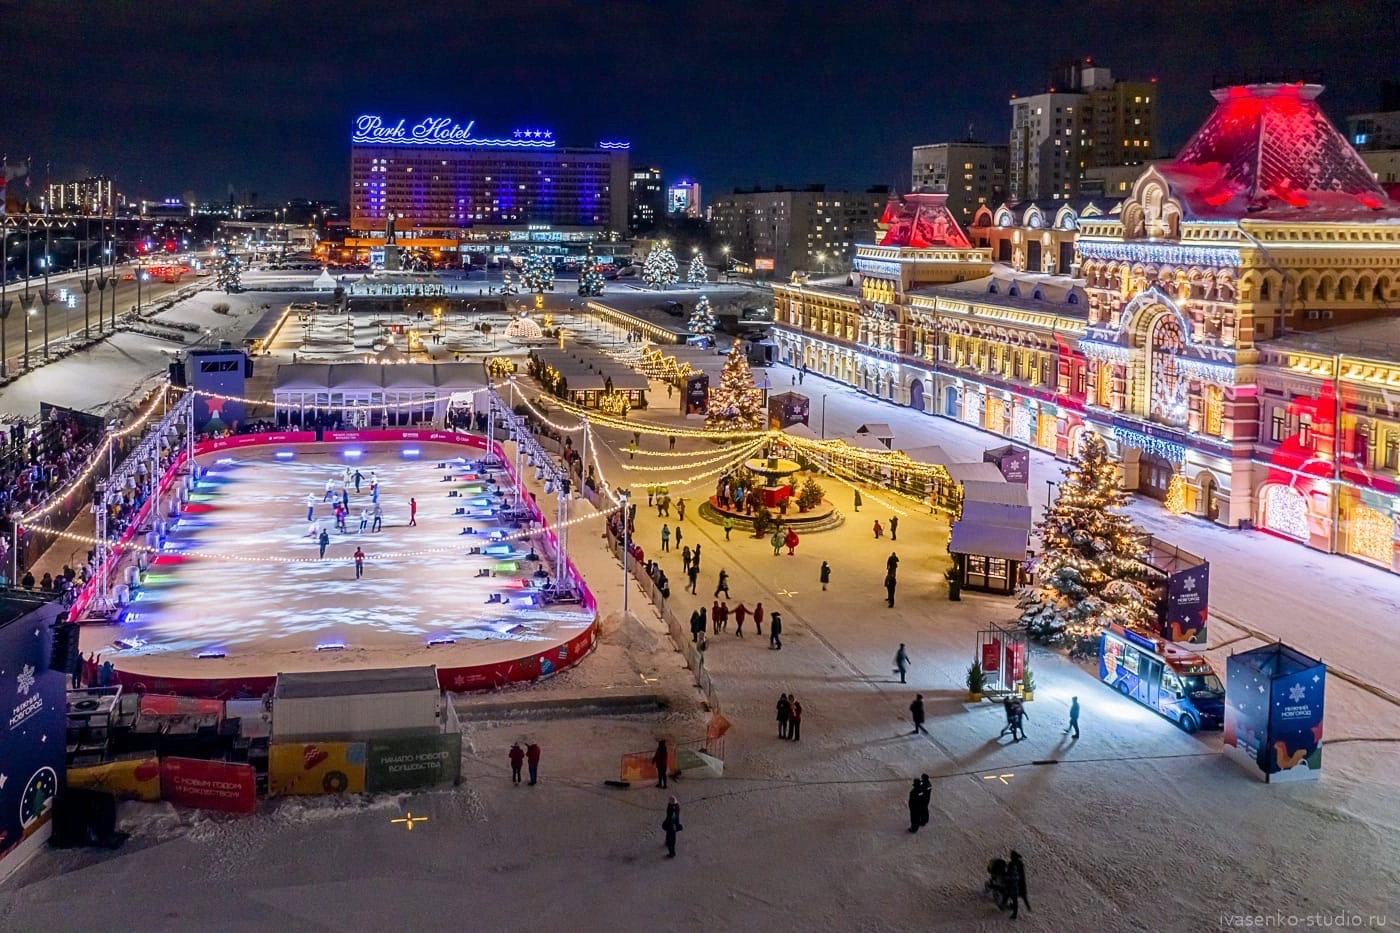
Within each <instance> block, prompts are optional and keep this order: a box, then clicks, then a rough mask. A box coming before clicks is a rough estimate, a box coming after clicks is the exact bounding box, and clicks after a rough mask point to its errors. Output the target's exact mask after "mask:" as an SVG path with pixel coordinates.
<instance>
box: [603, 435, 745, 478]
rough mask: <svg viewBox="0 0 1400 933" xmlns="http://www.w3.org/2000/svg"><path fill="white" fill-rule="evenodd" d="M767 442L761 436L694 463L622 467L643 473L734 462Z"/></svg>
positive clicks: (624, 464)
mask: <svg viewBox="0 0 1400 933" xmlns="http://www.w3.org/2000/svg"><path fill="white" fill-rule="evenodd" d="M765 443H767V441H765V440H764V439H762V438H760V439H758V440H756V441H754V442H753V443H751V444H746V445H744V446H743V447H741V448H739V449H738V450H732V449H731V450H726V451H724V452H722V453H719V454H717V455H715V456H713V457H706V458H705V459H703V460H696V461H694V462H692V463H676V464H669V463H668V464H661V465H659V466H639V465H637V464H633V463H623V464H621V466H622V468H623V469H624V470H629V471H640V472H643V473H660V472H661V471H663V470H675V469H685V468H686V467H702V466H709V465H710V464H712V463H718V462H720V461H721V460H724V461H726V462H731V463H732V462H734V461H736V460H742V459H744V458H745V457H747V456H748V455H749V454H751V453H752V452H754V451H755V450H758V449H759V448H760V447H762V446H763V445H764V444H765ZM691 456H692V457H693V456H696V454H694V453H692V454H691Z"/></svg>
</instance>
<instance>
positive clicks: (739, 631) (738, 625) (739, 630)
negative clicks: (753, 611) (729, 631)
mask: <svg viewBox="0 0 1400 933" xmlns="http://www.w3.org/2000/svg"><path fill="white" fill-rule="evenodd" d="M748 614H749V610H748V607H747V606H745V605H744V604H743V603H740V604H739V605H737V606H735V607H734V622H735V626H734V634H735V635H737V636H739V637H740V638H743V637H744V619H745V618H747V617H748Z"/></svg>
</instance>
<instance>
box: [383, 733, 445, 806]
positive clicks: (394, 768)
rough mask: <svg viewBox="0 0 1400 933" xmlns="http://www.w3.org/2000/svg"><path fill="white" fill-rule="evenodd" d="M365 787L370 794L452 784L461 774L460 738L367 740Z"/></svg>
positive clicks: (433, 737)
mask: <svg viewBox="0 0 1400 933" xmlns="http://www.w3.org/2000/svg"><path fill="white" fill-rule="evenodd" d="M366 744H367V745H368V761H367V764H366V768H365V788H366V789H367V790H368V791H369V792H370V793H379V792H380V791H394V790H411V789H413V788H415V787H432V786H433V785H435V784H455V783H456V782H457V780H458V778H459V777H460V776H461V772H462V735H461V733H459V732H448V733H445V734H439V735H414V736H405V737H403V738H395V739H371V740H370V741H369V742H368V743H366Z"/></svg>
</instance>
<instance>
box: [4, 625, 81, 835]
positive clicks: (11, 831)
mask: <svg viewBox="0 0 1400 933" xmlns="http://www.w3.org/2000/svg"><path fill="white" fill-rule="evenodd" d="M56 612H57V609H56V608H54V609H50V608H49V607H43V608H39V609H37V610H36V611H35V612H31V613H29V614H28V615H25V616H22V617H20V618H19V619H16V620H15V621H13V622H11V623H9V624H8V625H5V626H3V627H0V713H3V716H4V721H3V722H0V861H3V860H4V859H5V857H6V856H8V855H9V854H11V853H12V852H13V851H14V849H15V848H16V847H17V846H19V845H20V843H22V842H24V841H25V840H26V839H29V838H30V837H32V836H33V835H34V834H35V833H38V832H39V831H40V830H41V829H43V827H44V826H45V824H47V823H48V821H49V819H50V818H51V817H52V815H53V805H54V800H55V798H56V797H57V795H58V793H59V788H60V787H61V786H62V785H63V779H64V764H65V760H66V754H65V752H66V747H65V741H64V739H65V734H66V729H67V722H68V720H67V703H66V700H67V694H66V687H67V684H66V682H65V681H66V680H67V678H66V677H65V676H64V674H63V673H62V672H61V671H51V670H49V652H50V650H51V647H52V641H53V629H52V627H51V623H52V620H53V618H54V615H55V614H56Z"/></svg>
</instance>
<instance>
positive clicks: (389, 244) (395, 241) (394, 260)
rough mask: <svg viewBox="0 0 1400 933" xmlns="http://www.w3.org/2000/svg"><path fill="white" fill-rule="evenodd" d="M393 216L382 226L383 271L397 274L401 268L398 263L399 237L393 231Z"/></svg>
mask: <svg viewBox="0 0 1400 933" xmlns="http://www.w3.org/2000/svg"><path fill="white" fill-rule="evenodd" d="M394 220H395V217H394V215H393V214H390V215H389V220H388V221H387V222H386V223H385V225H384V271H385V272H398V271H400V270H401V269H402V268H403V266H402V265H400V263H399V237H398V234H397V233H396V232H395V230H394Z"/></svg>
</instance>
